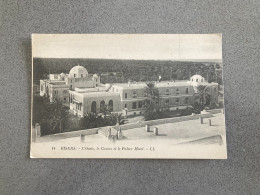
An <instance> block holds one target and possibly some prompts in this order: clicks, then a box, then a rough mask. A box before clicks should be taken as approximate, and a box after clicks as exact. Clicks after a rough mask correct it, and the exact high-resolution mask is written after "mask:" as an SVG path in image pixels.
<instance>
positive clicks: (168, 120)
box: [120, 111, 221, 130]
mask: <svg viewBox="0 0 260 195" xmlns="http://www.w3.org/2000/svg"><path fill="white" fill-rule="evenodd" d="M220 112H221V111H220ZM212 116H213V114H212V113H209V112H207V113H205V114H195V115H189V116H181V117H174V118H164V119H157V120H151V121H139V122H136V123H131V124H125V125H120V127H121V130H128V129H134V128H138V127H144V126H145V125H150V126H154V125H159V124H164V123H176V122H182V121H188V120H195V119H199V118H200V117H203V118H210V117H212Z"/></svg>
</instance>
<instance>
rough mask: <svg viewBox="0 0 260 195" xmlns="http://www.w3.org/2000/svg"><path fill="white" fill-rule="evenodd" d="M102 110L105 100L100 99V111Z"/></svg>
mask: <svg viewBox="0 0 260 195" xmlns="http://www.w3.org/2000/svg"><path fill="white" fill-rule="evenodd" d="M104 111H105V101H104V100H102V101H101V102H100V112H101V113H103V112H104Z"/></svg>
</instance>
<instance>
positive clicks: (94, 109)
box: [91, 101, 97, 113]
mask: <svg viewBox="0 0 260 195" xmlns="http://www.w3.org/2000/svg"><path fill="white" fill-rule="evenodd" d="M91 112H92V113H96V112H97V103H96V102H95V101H93V102H92V103H91Z"/></svg>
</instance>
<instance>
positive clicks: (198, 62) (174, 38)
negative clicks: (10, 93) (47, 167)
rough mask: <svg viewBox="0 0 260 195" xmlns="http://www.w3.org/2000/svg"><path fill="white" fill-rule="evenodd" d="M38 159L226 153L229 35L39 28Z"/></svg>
mask: <svg viewBox="0 0 260 195" xmlns="http://www.w3.org/2000/svg"><path fill="white" fill-rule="evenodd" d="M32 70H33V71H32V96H31V111H32V112H31V146H30V157H31V158H103V159H104V158H120V159H226V158H227V149H226V148H227V147H226V130H225V129H226V128H225V113H224V88H223V78H222V73H223V61H222V35H221V34H32Z"/></svg>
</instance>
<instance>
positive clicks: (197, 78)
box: [190, 74, 205, 83]
mask: <svg viewBox="0 0 260 195" xmlns="http://www.w3.org/2000/svg"><path fill="white" fill-rule="evenodd" d="M190 81H192V82H197V83H200V82H205V79H204V77H202V76H201V75H198V74H196V75H193V76H192V77H191V78H190Z"/></svg>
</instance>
